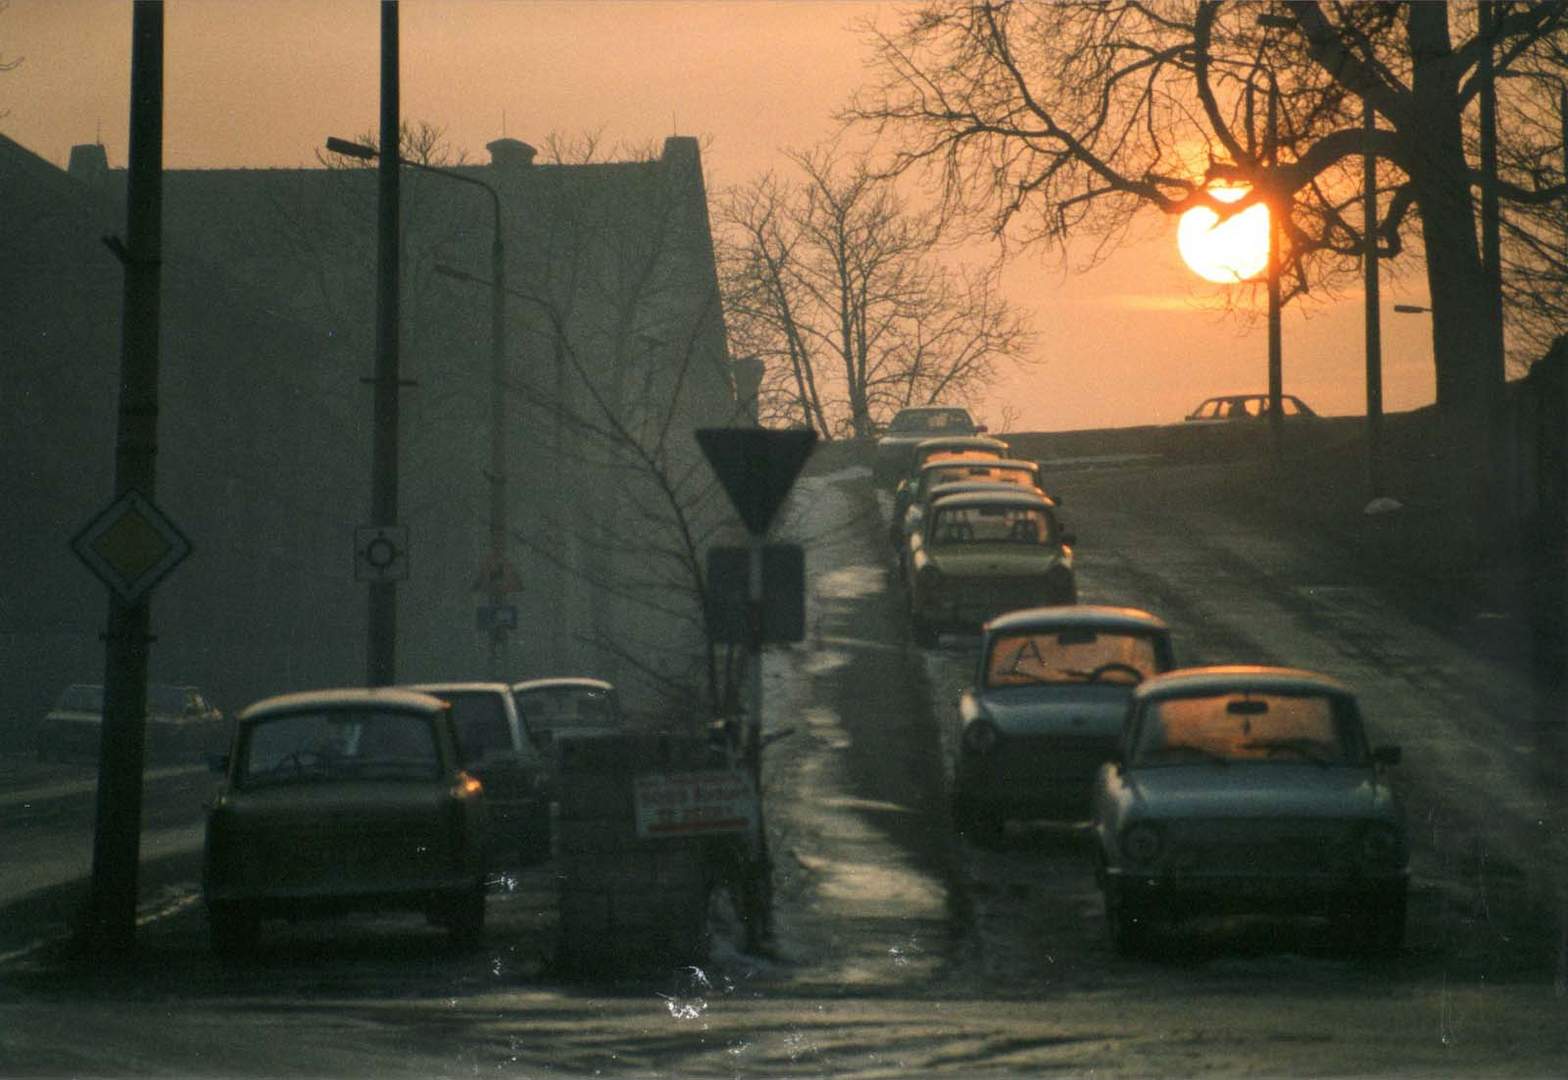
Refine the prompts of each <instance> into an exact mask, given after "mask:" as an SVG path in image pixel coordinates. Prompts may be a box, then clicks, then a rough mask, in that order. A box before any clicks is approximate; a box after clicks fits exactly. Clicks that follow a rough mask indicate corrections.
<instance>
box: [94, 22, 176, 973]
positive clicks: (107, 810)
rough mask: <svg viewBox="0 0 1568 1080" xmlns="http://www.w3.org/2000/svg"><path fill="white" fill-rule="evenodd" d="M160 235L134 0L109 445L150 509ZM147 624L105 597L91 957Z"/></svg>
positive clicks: (135, 778) (153, 40)
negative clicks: (115, 416)
mask: <svg viewBox="0 0 1568 1080" xmlns="http://www.w3.org/2000/svg"><path fill="white" fill-rule="evenodd" d="M162 237H163V5H162V4H161V3H157V2H154V0H137V3H136V6H135V8H134V9H133V12H132V22H131V130H130V151H129V159H128V165H127V173H126V226H125V243H124V245H120V244H119V242H118V241H110V242H109V243H110V247H111V249H113V250H114V251H115V253H116V254H117V255H119V257H120V259H121V261H122V262H123V263H124V265H125V286H124V312H123V314H122V316H121V319H122V323H121V326H122V329H121V344H120V405H119V424H118V431H117V434H116V437H115V449H114V492H115V496H116V497H117V498H123V497H126V496H129V495H130V494H131V493H132V492H135V493H138V494H140V495H141V496H142V497H144V498H145V499H147V500H149V501H150V500H151V499H152V498H153V497H154V495H155V494H156V487H157V452H158V359H159V358H158V350H159V337H158V329H159V326H158V323H159V315H160V309H161V297H162V258H163V243H162ZM150 628H151V612H150V607H149V601H148V599H147V596H146V595H145V594H143V595H141V596H140V597H139V598H137V599H135V600H131V601H127V600H125V599H123V598H122V597H121V596H119V595H118V594H116V593H115V592H114V591H112V590H111V591H110V594H109V617H108V627H107V630H106V632H105V634H104V653H105V656H104V703H103V734H102V737H101V742H100V749H99V765H98V804H97V819H96V824H95V826H94V830H93V869H92V875H93V876H92V886H91V891H90V892H89V895H88V900H87V911H86V913H85V918H84V922H83V925H82V926H81V927H80V928H79V929H80V934H79V939H78V940H79V943H80V944H81V945H82V946H83V948H84V949H85V950H87V951H89V952H90V953H91V954H101V953H124V952H128V951H130V949H131V948H132V947H133V946H134V944H135V934H136V888H137V869H138V863H139V862H140V860H141V822H142V766H143V761H142V753H143V746H142V743H143V735H144V733H145V731H146V726H147V654H148V647H149V645H150V644H151V641H152V636H151V634H150Z"/></svg>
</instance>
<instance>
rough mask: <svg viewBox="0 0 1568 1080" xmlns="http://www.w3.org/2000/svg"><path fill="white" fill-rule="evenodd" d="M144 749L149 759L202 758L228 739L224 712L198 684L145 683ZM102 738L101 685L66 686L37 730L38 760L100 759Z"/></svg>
mask: <svg viewBox="0 0 1568 1080" xmlns="http://www.w3.org/2000/svg"><path fill="white" fill-rule="evenodd" d="M146 715H147V724H146V741H145V744H144V745H145V750H144V753H145V755H146V760H147V761H149V762H158V763H169V762H175V761H199V760H202V759H203V758H204V756H205V755H208V754H218V753H222V752H223V749H224V747H226V746H227V745H228V741H229V734H230V731H229V722H228V720H227V719H226V718H225V717H224V715H223V710H221V709H219V708H218V707H217V706H215V705H213V704H212V703H211V702H209V701H208V700H207V697H206V695H205V694H203V693H202V692H201V691H200V690H198V689H197V688H196V687H194V686H170V685H165V684H163V683H152V684H150V685H149V686H148V687H147V714H146ZM102 740H103V687H102V686H98V685H96V684H90V683H77V684H75V685H73V686H68V687H66V688H65V691H64V692H63V693H61V695H60V697H59V700H57V701H56V702H55V705H54V708H52V709H50V710H49V712H48V713H47V714H46V715H45V716H44V718H43V721H42V722H41V723H40V724H39V725H38V727H37V729H36V730H35V731H34V733H33V744H34V751H35V753H36V754H37V756H38V760H39V761H56V760H58V761H96V760H98V751H99V748H100V746H101V744H102Z"/></svg>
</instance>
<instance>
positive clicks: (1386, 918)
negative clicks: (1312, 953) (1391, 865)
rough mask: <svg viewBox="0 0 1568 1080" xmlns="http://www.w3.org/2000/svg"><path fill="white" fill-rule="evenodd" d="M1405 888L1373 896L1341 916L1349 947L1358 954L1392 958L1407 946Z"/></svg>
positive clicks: (1367, 897) (1362, 900)
mask: <svg viewBox="0 0 1568 1080" xmlns="http://www.w3.org/2000/svg"><path fill="white" fill-rule="evenodd" d="M1405 892H1406V891H1405V889H1404V888H1403V887H1401V888H1399V889H1396V890H1392V891H1391V892H1388V893H1373V894H1371V895H1369V896H1365V897H1363V898H1361V900H1360V902H1359V903H1357V904H1356V905H1355V907H1353V908H1351V909H1350V910H1349V911H1347V912H1345V913H1344V915H1343V916H1342V920H1343V928H1344V933H1345V939H1346V944H1347V945H1348V946H1349V948H1350V950H1351V951H1352V952H1355V953H1359V954H1363V955H1369V956H1382V957H1387V956H1393V955H1394V954H1396V953H1397V952H1399V950H1400V949H1401V948H1403V947H1404V944H1405V914H1406V912H1405V909H1406V906H1407V905H1406V896H1405Z"/></svg>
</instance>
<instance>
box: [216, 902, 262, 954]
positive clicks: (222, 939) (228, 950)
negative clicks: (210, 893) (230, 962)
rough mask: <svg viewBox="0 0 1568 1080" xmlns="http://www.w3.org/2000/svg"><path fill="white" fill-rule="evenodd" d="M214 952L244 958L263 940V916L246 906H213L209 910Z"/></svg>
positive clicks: (229, 904) (233, 904)
mask: <svg viewBox="0 0 1568 1080" xmlns="http://www.w3.org/2000/svg"><path fill="white" fill-rule="evenodd" d="M207 925H208V929H209V930H210V931H211V934H212V951H213V952H215V953H217V954H218V955H219V956H227V957H235V956H244V955H245V954H247V953H250V952H253V951H254V950H255V948H256V944H257V942H258V941H260V939H261V916H259V915H258V914H256V911H255V910H254V909H253V908H251V907H250V906H249V905H246V904H235V903H227V904H213V905H211V906H210V907H208V908H207Z"/></svg>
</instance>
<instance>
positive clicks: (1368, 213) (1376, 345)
mask: <svg viewBox="0 0 1568 1080" xmlns="http://www.w3.org/2000/svg"><path fill="white" fill-rule="evenodd" d="M1361 127H1362V129H1363V130H1364V131H1365V132H1366V136H1367V151H1366V156H1365V157H1364V158H1363V159H1362V162H1361V206H1362V211H1361V220H1362V229H1363V230H1364V231H1365V233H1366V257H1365V261H1364V265H1363V269H1364V272H1365V276H1366V324H1367V489H1368V491H1369V492H1370V493H1371V495H1372V497H1373V498H1376V497H1377V496H1379V495H1381V494H1383V314H1382V312H1383V302H1382V298H1381V296H1380V293H1379V288H1378V269H1379V267H1378V253H1377V157H1376V155H1375V154H1373V152H1372V136H1373V133H1374V132H1376V131H1377V113H1376V111H1375V110H1374V109H1373V108H1372V102H1371V101H1370V100H1369V99H1366V98H1363V99H1362V101H1361Z"/></svg>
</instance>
